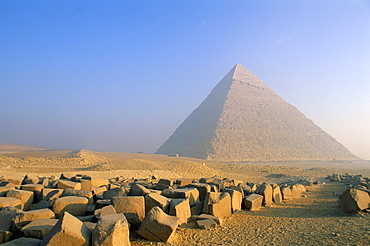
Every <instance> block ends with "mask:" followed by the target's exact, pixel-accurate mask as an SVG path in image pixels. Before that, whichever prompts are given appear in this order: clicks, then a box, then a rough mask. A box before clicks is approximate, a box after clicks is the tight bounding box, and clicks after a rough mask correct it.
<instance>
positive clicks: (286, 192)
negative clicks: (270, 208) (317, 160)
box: [280, 186, 292, 200]
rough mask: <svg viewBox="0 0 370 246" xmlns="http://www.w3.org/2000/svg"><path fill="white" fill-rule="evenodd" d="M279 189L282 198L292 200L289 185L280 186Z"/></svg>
mask: <svg viewBox="0 0 370 246" xmlns="http://www.w3.org/2000/svg"><path fill="white" fill-rule="evenodd" d="M280 191H281V195H282V197H283V200H292V189H290V186H282V187H280Z"/></svg>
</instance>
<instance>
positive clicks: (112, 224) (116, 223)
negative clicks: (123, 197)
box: [92, 213, 131, 246]
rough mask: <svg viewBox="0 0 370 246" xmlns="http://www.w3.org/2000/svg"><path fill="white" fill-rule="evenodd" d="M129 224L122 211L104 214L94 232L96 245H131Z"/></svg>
mask: <svg viewBox="0 0 370 246" xmlns="http://www.w3.org/2000/svg"><path fill="white" fill-rule="evenodd" d="M129 233H130V230H129V224H128V222H127V219H126V217H125V216H124V215H123V214H122V213H120V214H115V215H112V214H111V215H104V216H102V217H101V218H100V219H99V221H98V223H97V224H96V227H95V228H94V230H93V233H92V245H94V246H127V245H131V243H130V236H129Z"/></svg>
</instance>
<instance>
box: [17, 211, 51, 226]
mask: <svg viewBox="0 0 370 246" xmlns="http://www.w3.org/2000/svg"><path fill="white" fill-rule="evenodd" d="M54 218H55V215H54V213H53V211H51V210H50V209H48V208H45V209H38V210H30V211H27V212H22V213H20V214H18V215H16V216H15V217H14V218H13V223H14V225H15V226H16V228H17V229H18V230H20V229H22V227H23V226H25V225H27V224H29V223H31V222H32V221H34V220H38V219H54Z"/></svg>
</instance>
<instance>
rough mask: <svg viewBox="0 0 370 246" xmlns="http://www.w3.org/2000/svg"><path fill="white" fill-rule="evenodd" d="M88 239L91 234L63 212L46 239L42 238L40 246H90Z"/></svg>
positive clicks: (71, 216)
mask: <svg viewBox="0 0 370 246" xmlns="http://www.w3.org/2000/svg"><path fill="white" fill-rule="evenodd" d="M60 199H62V198H60ZM85 199H86V198H85ZM90 239H91V232H90V230H89V229H88V228H87V227H86V226H85V225H84V224H83V222H82V221H80V220H79V219H77V218H76V217H74V216H73V215H71V214H70V213H68V212H65V213H64V214H63V216H62V217H61V218H60V219H59V220H58V222H57V223H56V224H55V226H54V227H53V228H52V229H51V230H50V232H49V233H48V234H47V235H46V237H44V239H43V240H42V242H41V244H40V245H41V246H46V245H49V246H74V245H79V246H88V245H90Z"/></svg>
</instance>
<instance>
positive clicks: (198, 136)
mask: <svg viewBox="0 0 370 246" xmlns="http://www.w3.org/2000/svg"><path fill="white" fill-rule="evenodd" d="M157 153H158V154H179V155H180V156H188V157H195V158H202V159H219V160H235V161H286V160H333V159H341V160H353V159H357V157H355V156H354V155H353V154H351V153H350V152H349V151H348V150H347V149H346V148H345V147H344V146H343V145H341V144H340V143H339V142H337V141H336V140H335V139H334V138H333V137H331V136H330V135H329V134H327V133H326V132H324V131H323V130H322V129H320V128H319V127H318V126H316V125H315V124H314V123H313V122H312V121H311V120H309V119H307V118H306V117H305V116H304V115H303V114H302V113H301V112H300V111H299V110H297V109H296V108H295V107H293V106H292V105H290V104H289V103H287V102H286V101H285V100H284V99H282V98H281V97H280V96H278V95H277V94H276V93H274V92H273V91H272V90H270V89H269V88H268V87H267V86H265V84H264V83H263V81H261V80H260V79H258V78H257V77H256V76H255V75H253V74H252V73H251V72H249V71H248V70H247V69H245V68H244V67H243V66H241V65H239V64H237V65H235V67H234V68H232V69H231V70H230V72H229V73H228V74H227V75H226V76H225V77H224V78H223V79H222V80H221V81H220V82H219V83H218V84H217V85H216V87H215V88H214V89H213V90H212V91H211V93H210V94H209V95H208V97H207V98H206V99H205V100H204V101H203V102H202V103H201V104H200V105H199V107H198V108H197V109H195V110H194V111H193V112H192V113H191V114H190V115H189V116H188V117H187V118H186V119H185V121H184V122H183V123H182V124H181V125H180V126H179V127H178V128H177V129H176V131H175V132H174V133H173V135H172V136H170V138H169V139H168V140H167V141H166V142H165V143H164V144H163V145H162V146H161V147H160V148H159V149H158V151H157Z"/></svg>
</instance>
